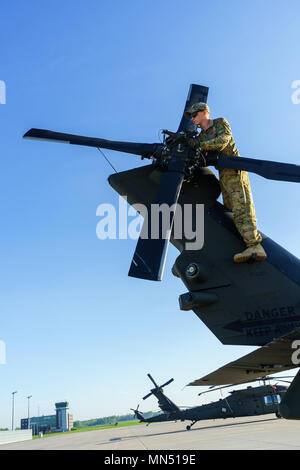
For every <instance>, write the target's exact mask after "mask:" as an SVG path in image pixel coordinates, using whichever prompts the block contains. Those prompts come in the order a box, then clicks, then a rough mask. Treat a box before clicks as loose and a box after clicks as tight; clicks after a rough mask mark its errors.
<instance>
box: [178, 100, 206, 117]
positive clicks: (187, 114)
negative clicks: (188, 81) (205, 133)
mask: <svg viewBox="0 0 300 470" xmlns="http://www.w3.org/2000/svg"><path fill="white" fill-rule="evenodd" d="M204 110H206V111H208V112H210V111H209V106H208V105H207V104H206V103H194V104H193V105H192V106H190V108H187V109H186V111H185V112H184V115H185V117H187V118H189V117H191V114H192V113H195V112H196V111H204Z"/></svg>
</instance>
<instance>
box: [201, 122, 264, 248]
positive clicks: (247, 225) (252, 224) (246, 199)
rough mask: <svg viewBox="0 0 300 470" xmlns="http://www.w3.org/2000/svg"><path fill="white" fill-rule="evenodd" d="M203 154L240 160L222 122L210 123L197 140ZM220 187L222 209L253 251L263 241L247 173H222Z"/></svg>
mask: <svg viewBox="0 0 300 470" xmlns="http://www.w3.org/2000/svg"><path fill="white" fill-rule="evenodd" d="M198 140H199V142H200V146H201V148H202V149H203V150H216V151H218V152H222V153H224V154H225V155H235V156H236V157H239V156H240V155H239V152H238V150H237V148H236V145H235V141H234V139H233V137H232V133H231V128H230V125H229V123H228V121H227V120H226V119H224V118H218V119H213V120H210V124H209V127H208V129H207V130H206V131H204V130H202V132H201V133H200V134H199V136H198ZM219 174H220V186H221V191H222V196H223V202H224V204H225V206H226V207H227V208H228V209H229V210H231V211H232V214H233V219H234V222H235V225H236V227H237V229H238V231H239V232H240V234H241V236H242V237H243V239H244V241H245V243H246V245H247V246H248V247H252V246H254V245H257V243H260V242H261V241H262V237H261V235H260V233H259V232H258V231H257V228H256V216H255V209H254V204H253V198H252V193H251V187H250V182H249V177H248V173H247V172H246V171H238V170H232V169H227V168H225V169H222V170H220V171H219Z"/></svg>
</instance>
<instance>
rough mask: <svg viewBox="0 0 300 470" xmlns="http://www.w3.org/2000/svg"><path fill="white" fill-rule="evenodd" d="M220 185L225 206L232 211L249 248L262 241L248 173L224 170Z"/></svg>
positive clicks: (221, 173)
mask: <svg viewBox="0 0 300 470" xmlns="http://www.w3.org/2000/svg"><path fill="white" fill-rule="evenodd" d="M220 185H221V191H222V196H223V202H224V204H225V206H226V207H227V208H228V209H229V210H231V211H232V214H233V220H234V223H235V226H236V228H237V229H238V231H239V233H240V234H241V236H242V238H243V240H244V242H245V243H246V245H247V246H248V247H250V246H253V245H256V244H257V243H260V242H261V241H262V237H261V235H260V233H259V232H258V230H257V227H256V215H255V209H254V203H253V198H252V193H251V187H250V182H249V177H248V173H247V172H246V171H235V170H229V169H224V170H221V171H220Z"/></svg>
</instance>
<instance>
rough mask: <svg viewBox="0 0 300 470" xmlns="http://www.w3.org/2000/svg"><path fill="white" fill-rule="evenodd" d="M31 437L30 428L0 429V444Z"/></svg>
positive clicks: (25, 439)
mask: <svg viewBox="0 0 300 470" xmlns="http://www.w3.org/2000/svg"><path fill="white" fill-rule="evenodd" d="M31 439H32V429H25V430H22V431H0V445H1V444H10V443H11V442H21V441H29V440H31Z"/></svg>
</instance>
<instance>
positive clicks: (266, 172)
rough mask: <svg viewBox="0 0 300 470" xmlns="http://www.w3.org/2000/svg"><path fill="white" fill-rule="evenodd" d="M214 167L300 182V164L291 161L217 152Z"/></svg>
mask: <svg viewBox="0 0 300 470" xmlns="http://www.w3.org/2000/svg"><path fill="white" fill-rule="evenodd" d="M216 167H217V168H218V169H222V168H232V169H234V170H243V171H250V172H251V173H256V174H258V175H260V176H263V177H264V178H267V179H270V180H277V181H290V182H294V183H300V166H299V165H294V164H291V163H278V162H272V161H269V160H258V159H255V158H244V157H235V156H228V155H224V154H219V155H218V159H217V163H216Z"/></svg>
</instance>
